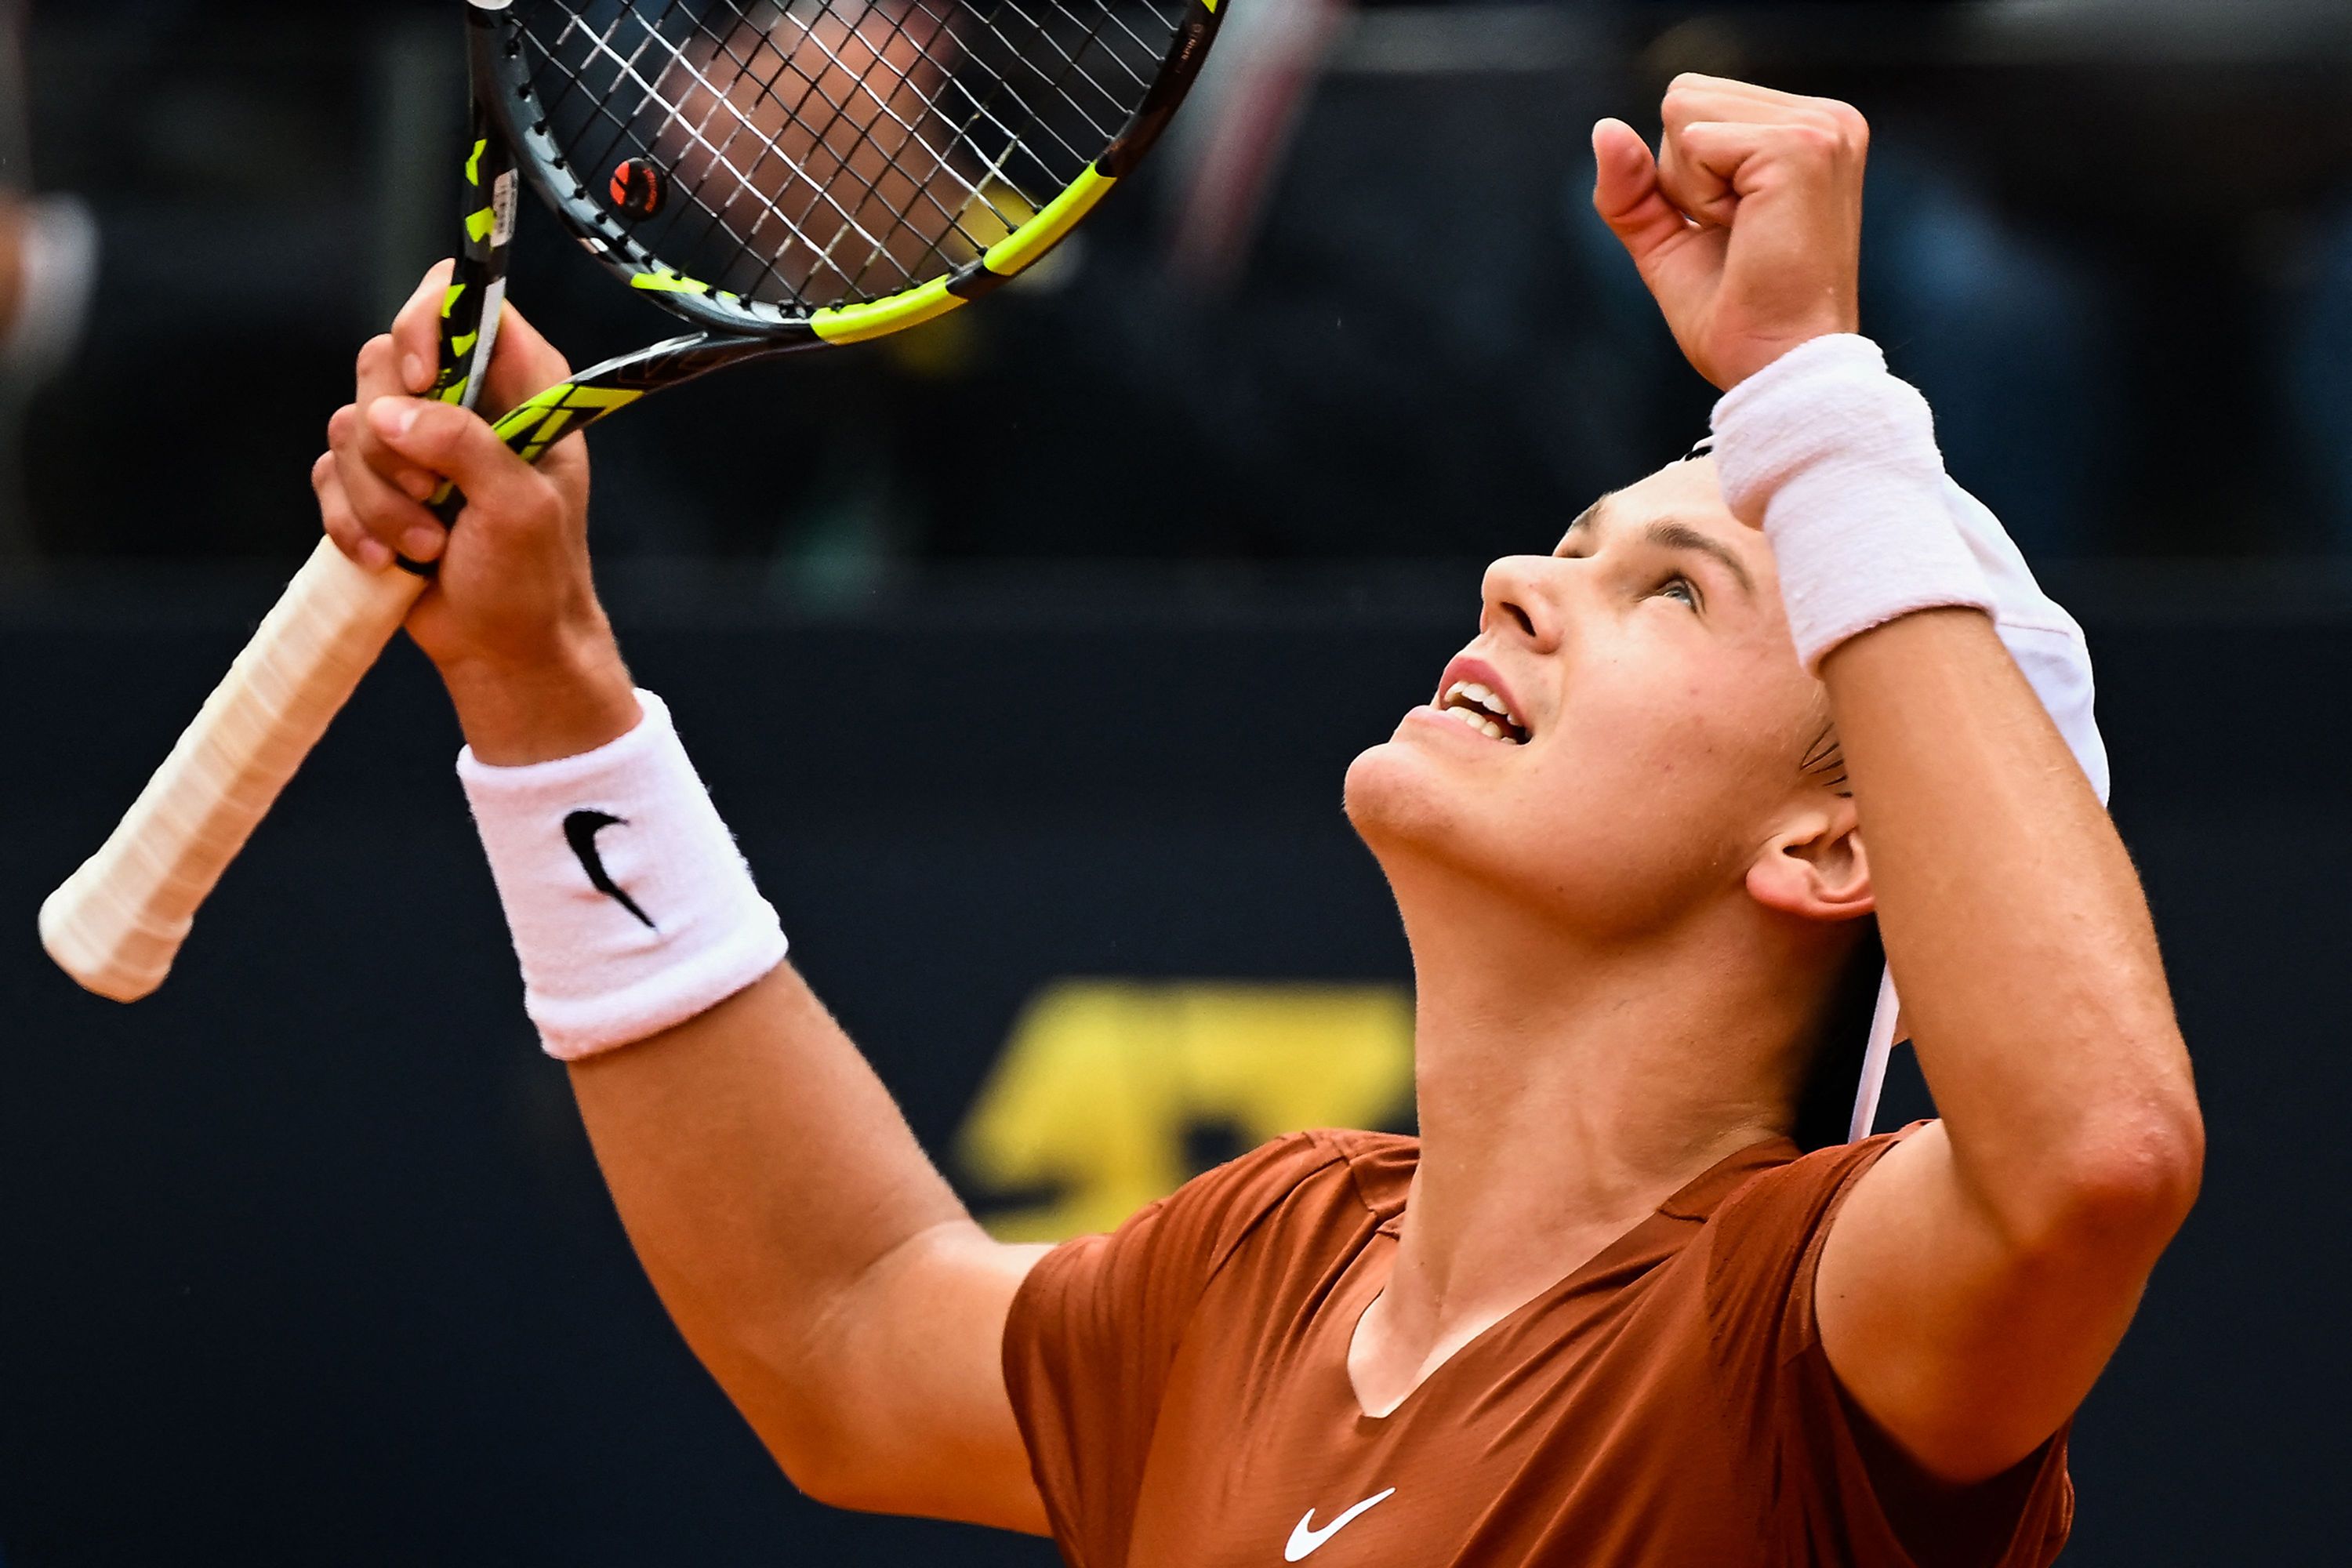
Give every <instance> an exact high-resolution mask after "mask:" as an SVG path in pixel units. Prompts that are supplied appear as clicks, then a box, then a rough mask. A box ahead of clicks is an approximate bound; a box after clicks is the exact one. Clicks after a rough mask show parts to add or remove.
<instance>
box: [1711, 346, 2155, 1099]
mask: <svg viewBox="0 0 2352 1568" xmlns="http://www.w3.org/2000/svg"><path fill="white" fill-rule="evenodd" d="M1714 425H1715V435H1714V438H1713V442H1712V446H1713V449H1714V453H1715V459H1716V467H1717V472H1718V473H1719V475H1720V476H1721V479H1722V484H1723V494H1724V499H1725V500H1726V501H1727V502H1728V503H1729V505H1730V507H1731V510H1733V511H1734V512H1736V513H1738V515H1739V516H1740V517H1741V518H1743V519H1745V520H1747V521H1751V522H1754V521H1761V523H1762V525H1763V528H1764V531H1765V533H1766V534H1767V535H1768V536H1769V538H1770V539H1771V541H1772V548H1773V552H1774V555H1775V557H1776V558H1777V561H1778V563H1779V566H1780V595H1781V598H1782V599H1783V601H1784V602H1785V603H1786V605H1787V606H1788V611H1789V627H1790V633H1791V635H1792V636H1793V637H1794V638H1795V641H1796V644H1797V652H1798V656H1799V657H1800V658H1802V659H1803V660H1804V662H1805V668H1808V669H1812V670H1818V669H1819V668H1821V661H1822V658H1824V657H1825V656H1826V655H1827V654H1828V653H1829V651H1830V650H1831V649H1832V648H1833V647H1837V645H1838V644H1839V643H1842V642H1843V641H1844V640H1845V639H1846V638H1848V637H1853V636H1856V635H1858V634H1860V633H1862V632H1864V631H1867V630H1869V629H1870V628H1871V627H1872V626H1880V625H1883V624H1885V622H1887V621H1891V620H1894V619H1895V617H1897V616H1906V615H1909V614H1910V613H1911V612H1913V611H1915V610H1924V609H1929V608H1933V607H1936V606H1938V605H1972V606H1974V607H1976V608H1978V609H1981V610H1984V611H1986V612H1988V613H1989V614H1990V615H1991V616H1992V617H1993V622H1994V625H1995V626H1997V627H1998V628H1999V630H2000V640H2001V641H2002V642H2003V643H2004V644H2006V645H2007V646H2008V648H2009V651H2010V655H2011V658H2015V659H2016V660H2017V666H2018V668H2019V669H2021V671H2023V672H2024V675H2025V679H2027V680H2028V681H2030V682H2031V683H2032V687H2033V689H2034V691H2035V693H2036V694H2037V695H2039V696H2040V697H2041V699H2042V706H2043V707H2044V708H2046V709H2047V710H2049V712H2050V717H2051V719H2052V720H2053V721H2054V722H2055V723H2056V724H2057V726H2058V731H2059V733H2061V734H2062V735H2063V736H2065V738H2066V743H2067V744H2068V745H2069V746H2070V747H2072V748H2073V749H2074V757H2075V760H2076V761H2077V762H2079V763H2082V765H2083V772H2084V774H2086V775H2087V776H2088V777H2089V779H2090V781H2091V786H2092V787H2093V788H2094V789H2095V790H2096V791H2097V792H2098V795H2099V799H2100V801H2101V802H2102V803H2104V802H2105V800H2106V798H2107V785H2108V779H2107V752H2106V745H2105V742H2103V741H2102V740H2101V739H2100V737H2099V726H2098V723H2097V721H2096V720H2095V717H2094V716H2093V712H2092V699H2093V684H2092V679H2091V652H2090V647H2089V645H2088V644H2087V643H2086V642H2085V641H2084V637H2083V628H2082V627H2081V626H2078V625H2076V624H2075V621H2074V617H2073V616H2070V615H2068V614H2067V613H2066V612H2065V611H2064V610H2063V609H2062V608H2060V607H2059V605H2057V603H2056V602H2055V601H2054V600H2053V599H2052V598H2051V597H2050V596H2049V595H2046V594H2044V593H2043V592H2042V585H2041V584H2038V583H2036V582H2035V581H2034V580H2033V574H2032V571H2031V570H2030V569H2029V568H2028V567H2027V566H2026V564H2025V557H2024V556H2023V555H2021V554H2020V553H2019V552H2018V549H2017V545H2016V543H2015V542H2013V541H2011V538H2010V537H2009V533H2008V531H2006V530H2005V529H2003V528H2002V527H2001V525H2000V520H1999V519H1998V518H1996V517H1994V516H1993V514H1992V513H1991V512H1990V510H1987V509H1986V507H1985V505H1984V503H1983V502H1981V501H1979V500H1977V499H1976V497H1974V496H1972V495H1970V494H1969V493H1968V491H1966V490H1964V489H1961V488H1960V487H1959V486H1958V485H1957V484H1954V483H1953V482H1952V480H1951V479H1949V478H1948V476H1947V475H1946V474H1945V472H1944V459H1943V455H1942V454H1941V453H1940V452H1938V451H1937V447H1936V438H1935V427H1934V420H1933V416H1931V415H1930V414H1929V412H1928V410H1927V400H1926V399H1925V398H1923V397H1922V396H1920V395H1919V393H1918V391H1917V389H1916V388H1915V387H1913V386H1912V385H1910V384H1908V383H1907V382H1903V381H1898V380H1897V379H1895V376H1893V375H1892V374H1889V373H1888V371H1887V369H1886V359H1885V355H1884V354H1882V353H1879V350H1878V345H1877V344H1875V343H1874V342H1871V341H1870V340H1869V339H1868V338H1863V337H1856V336H1853V335H1850V334H1843V333H1841V334H1837V335H1833V336H1830V337H1822V338H1815V339H1813V340H1812V341H1811V342H1807V343H1804V344H1802V345H1801V346H1799V347H1797V348H1794V349H1791V350H1790V352H1789V353H1785V354H1783V355H1781V356H1780V358H1779V359H1778V360H1776V361H1774V362H1773V363H1771V364H1769V365H1768V366H1767V367H1765V368H1764V369H1763V370H1761V371H1759V372H1758V373H1757V374H1754V375H1752V376H1750V377H1748V379H1747V380H1746V381H1744V382H1742V383H1740V384H1739V385H1738V386H1737V387H1735V388H1733V389H1732V390H1731V391H1730V392H1729V393H1727V394H1726V395H1724V397H1723V399H1722V401H1721V402H1719V403H1717V405H1716V408H1715V421H1714ZM1897 1011H1898V1004H1897V1002H1896V999H1895V977H1894V975H1893V973H1888V974H1887V975H1886V976H1885V979H1884V980H1882V981H1881V982H1880V984H1879V988H1878V1010H1877V1013H1876V1014H1875V1015H1874V1016H1873V1018H1872V1019H1871V1026H1870V1040H1869V1044H1868V1047H1867V1048H1866V1051H1865V1053H1864V1058H1863V1068H1862V1079H1861V1082H1860V1084H1859V1085H1858V1086H1857V1087H1856V1089H1855V1093H1854V1100H1853V1123H1852V1126H1851V1130H1850V1132H1849V1136H1850V1137H1853V1138H1864V1137H1867V1136H1869V1134H1870V1130H1871V1125H1872V1123H1873V1122H1874V1121H1875V1120H1876V1117H1877V1114H1878V1096H1879V1090H1880V1089H1881V1087H1882V1086H1883V1085H1884V1083H1885V1078H1886V1063H1887V1058H1888V1057H1889V1056H1890V1055H1892V1053H1893V1051H1894V1047H1895V1016H1896V1013H1897Z"/></svg>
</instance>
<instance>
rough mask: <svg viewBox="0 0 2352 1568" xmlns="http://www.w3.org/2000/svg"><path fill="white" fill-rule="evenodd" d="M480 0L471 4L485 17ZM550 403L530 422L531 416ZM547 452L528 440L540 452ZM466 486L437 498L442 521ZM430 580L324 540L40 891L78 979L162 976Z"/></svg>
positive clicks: (487, 124) (486, 179) (474, 40)
mask: <svg viewBox="0 0 2352 1568" xmlns="http://www.w3.org/2000/svg"><path fill="white" fill-rule="evenodd" d="M499 8H501V7H500V6H499V5H489V6H488V7H485V6H484V5H483V4H482V0H476V7H475V9H474V10H472V11H469V12H468V16H471V17H472V18H473V19H474V20H475V22H477V23H478V24H479V23H480V22H481V18H482V16H483V15H484V14H485V10H486V9H487V10H488V11H495V10H498V9H499ZM488 37H489V34H488V28H487V27H486V26H475V27H474V28H473V29H472V31H471V44H472V56H473V61H472V65H473V69H474V71H475V75H476V78H477V81H476V86H477V91H476V93H475V97H474V114H473V127H472V130H473V134H472V135H471V136H470V137H469V138H468V145H467V159H466V204H465V213H466V245H465V248H464V249H463V250H462V251H461V252H460V254H459V256H458V258H457V268H456V270H455V272H454V273H453V275H452V276H451V279H450V286H449V289H448V290H447V292H446V295H445V297H444V299H443V300H442V305H441V365H440V370H439V373H438V374H436V376H435V378H434V383H433V389H432V392H431V394H430V395H432V396H434V397H437V398H439V399H441V400H442V401H444V402H448V403H457V404H462V405H465V406H467V407H468V408H470V407H472V406H473V405H474V399H475V395H476V394H477V393H478V392H479V390H480V388H481V384H482V379H483V376H484V374H485V373H486V371H487V369H488V364H489V360H490V351H491V346H492V344H493V343H495V342H497V339H498V330H499V304H500V301H501V300H502V299H503V298H504V296H505V293H506V261H507V250H508V246H509V243H510V242H511V240H512V239H513V237H514V205H515V171H514V158H513V155H512V153H511V152H510V151H509V148H508V146H507V144H506V142H505V141H504V139H503V138H502V137H500V136H499V133H498V132H497V131H496V129H495V127H494V126H493V125H492V123H491V121H490V119H489V116H488V112H487V111H486V110H485V109H484V108H483V105H482V101H481V96H482V95H481V92H480V91H479V87H480V81H481V79H482V77H481V73H482V71H483V69H484V68H485V66H484V59H485V58H486V57H485V54H484V51H485V49H486V48H487V47H488V44H487V42H486V40H487V39H488ZM544 422H545V416H541V419H538V420H533V421H531V422H530V423H531V426H532V428H534V429H535V428H537V427H538V426H539V425H541V424H542V423H544ZM536 455H537V454H536V453H534V454H533V456H536ZM464 504H465V502H464V498H462V497H461V496H459V495H457V493H456V491H455V490H454V489H452V488H450V487H449V486H446V485H445V486H443V487H442V491H441V493H440V494H439V495H437V496H436V497H435V498H434V499H433V501H432V502H431V506H432V510H434V511H435V513H436V514H437V515H438V516H439V517H440V518H441V520H442V521H444V522H450V521H455V519H456V518H457V513H458V512H459V511H460V510H462V509H463V507H464ZM425 583H426V579H425V577H424V576H421V575H418V574H415V573H412V572H404V571H400V570H398V569H396V568H395V569H388V570H385V571H383V572H370V571H368V570H366V569H365V568H363V567H362V566H359V565H357V564H355V563H352V561H350V560H349V559H348V558H346V557H345V556H344V555H343V553H342V552H341V551H340V550H338V549H337V548H336V547H335V544H334V542H333V541H331V540H327V539H321V540H320V542H319V546H318V548H317V549H315V550H313V551H312V552H310V561H309V562H308V563H305V564H304V566H303V567H302V570H301V571H299V572H298V573H296V574H294V580H293V582H292V583H290V584H288V585H287V589H286V592H285V594H284V595H283V596H281V597H280V598H279V599H278V606H277V608H275V609H273V610H271V611H270V612H269V615H268V618H267V619H265V620H264V621H263V622H262V623H261V629H260V630H259V631H257V632H256V633H255V634H254V637H253V640H252V641H251V642H249V643H247V645H246V648H245V651H244V652H243V653H241V654H239V655H237V657H236V663H235V664H233V665H231V666H230V667H229V672H228V675H227V678H226V679H224V680H222V682H221V683H220V685H218V686H217V687H215V688H214V689H213V694H212V695H211V696H210V697H209V698H207V699H205V706H204V709H203V710H202V711H201V712H199V713H198V714H197V715H196V718H195V722H194V723H192V724H190V725H189V726H188V727H187V729H186V730H185V731H184V732H183V733H182V734H181V736H180V739H179V743H178V744H176V745H174V746H173V748H172V754H171V755H170V756H168V757H166V758H164V759H163V766H162V767H160V768H158V769H156V770H155V776H154V777H152V778H151V779H149V780H148V781H147V787H146V788H145V789H143V790H142V791H141V792H140V794H139V798H138V799H137V800H136V801H134V802H133V803H132V804H131V809H130V811H128V812H127V813H125V814H124V815H123V818H122V821H121V823H120V824H119V825H117V826H116V827H115V829H114V832H113V833H112V834H111V835H110V836H109V837H108V838H107V840H106V842H105V844H103V845H101V846H100V848H99V851H98V853H97V854H95V855H93V856H91V857H90V858H89V859H88V860H86V861H84V862H83V863H82V866H81V868H80V869H79V870H78V871H76V872H75V873H74V874H73V875H72V876H70V877H68V878H67V879H66V880H65V881H64V883H63V884H62V885H60V886H59V887H58V890H57V891H56V892H54V893H51V894H50V895H49V896H48V899H47V900H46V901H45V902H44V903H43V904H42V905H41V945H42V946H43V947H45V948H47V950H48V953H49V956H50V957H51V958H53V959H55V960H57V963H58V967H59V968H61V969H63V970H64V971H65V972H66V973H68V974H70V975H72V976H73V977H74V978H75V979H76V980H78V981H79V982H80V983H81V984H83V985H84V986H86V987H87V988H89V990H91V991H95V992H97V993H98V994H100V995H101V996H107V997H111V998H112V999H113V1000H115V1001H117V1002H136V1001H138V1000H139V999H140V998H141V997H142V996H144V995H147V994H149V993H150V992H152V991H153V990H154V989H155V987H157V986H158V985H161V984H163V977H164V976H165V975H166V974H168V973H171V970H172V961H173V959H174V958H175V957H177V956H178V955H179V952H180V944H181V943H182V942H184V941H186V940H187V935H188V930H189V927H190V926H191V925H192V924H193V923H194V921H195V915H196V910H197V908H198V906H200V905H201V904H203V902H204V901H205V898H206V896H207V895H209V894H210V893H211V892H212V890H213V887H214V885H215V883H217V882H218V881H219V880H220V878H221V873H222V872H223V871H226V869H228V864H229V862H230V861H232V860H234V859H236V856H237V851H239V850H240V849H243V848H244V847H245V841H246V840H247V838H248V837H252V834H253V830H254V828H255V827H256V826H258V825H259V824H260V821H261V819H262V818H263V817H264V816H268V813H269V808H270V806H271V805H274V804H275V803H276V802H277V799H278V792H280V791H281V790H283V789H284V788H285V787H286V783H287V781H288V780H289V779H290V778H292V777H293V776H294V772H295V770H296V769H297V768H299V767H300V766H301V765H302V759H303V758H305V757H307V756H309V755H310V749H311V748H312V747H313V746H316V745H317V744H318V743H319V739H320V736H322V735H324V734H325V733H326V732H327V726H328V725H329V724H330V723H331V722H332V721H334V717H335V715H336V714H337V713H338V712H340V711H341V709H342V706H343V704H344V703H345V702H347V701H349V700H351V695H352V691H353V690H355V689H357V688H358V686H359V683H360V679H361V678H362V676H364V675H366V674H367V672H368V669H369V668H370V667H371V666H373V664H374V663H375V661H376V659H377V658H379V657H380V656H381V655H382V654H383V649H384V645H385V644H387V643H389V642H390V641H391V640H392V635H393V633H394V632H396V631H398V630H399V629H400V625H401V622H402V621H404V620H405V619H406V618H407V616H408V612H409V609H410V607H411V606H412V605H415V603H416V600H417V597H418V595H422V594H423V593H424V592H425Z"/></svg>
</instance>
